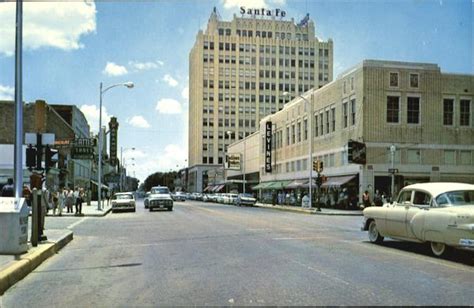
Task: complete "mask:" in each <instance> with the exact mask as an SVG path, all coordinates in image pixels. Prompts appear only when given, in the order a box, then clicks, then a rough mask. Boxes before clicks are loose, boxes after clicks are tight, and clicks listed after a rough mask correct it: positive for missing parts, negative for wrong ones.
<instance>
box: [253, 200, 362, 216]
mask: <svg viewBox="0 0 474 308" xmlns="http://www.w3.org/2000/svg"><path fill="white" fill-rule="evenodd" d="M254 206H256V207H261V208H268V209H274V210H280V211H288V212H297V213H302V214H310V215H332V216H362V211H360V210H338V209H328V208H321V211H320V212H318V211H317V210H316V208H315V207H313V208H311V209H307V208H302V207H300V206H288V205H271V204H266V203H260V202H257V203H256V204H255V205H254Z"/></svg>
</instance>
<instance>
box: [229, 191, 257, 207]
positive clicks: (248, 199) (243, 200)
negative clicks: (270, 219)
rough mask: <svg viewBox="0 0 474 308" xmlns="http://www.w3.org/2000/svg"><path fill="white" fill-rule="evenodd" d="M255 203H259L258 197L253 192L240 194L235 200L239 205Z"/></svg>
mask: <svg viewBox="0 0 474 308" xmlns="http://www.w3.org/2000/svg"><path fill="white" fill-rule="evenodd" d="M255 203H257V199H255V198H254V197H253V196H252V194H239V195H238V196H237V198H235V201H234V204H235V205H237V206H242V205H254V204H255Z"/></svg>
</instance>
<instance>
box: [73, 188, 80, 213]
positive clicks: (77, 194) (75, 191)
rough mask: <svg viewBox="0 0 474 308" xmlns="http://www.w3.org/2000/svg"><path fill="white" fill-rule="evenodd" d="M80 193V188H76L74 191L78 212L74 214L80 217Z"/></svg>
mask: <svg viewBox="0 0 474 308" xmlns="http://www.w3.org/2000/svg"><path fill="white" fill-rule="evenodd" d="M79 195H80V191H79V187H78V186H76V189H74V205H75V207H76V212H75V213H74V215H79V202H80V196H79Z"/></svg>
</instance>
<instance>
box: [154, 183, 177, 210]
mask: <svg viewBox="0 0 474 308" xmlns="http://www.w3.org/2000/svg"><path fill="white" fill-rule="evenodd" d="M148 208H149V209H150V212H151V211H153V210H154V209H165V208H166V209H167V210H168V211H172V210H173V199H172V198H171V194H170V190H169V189H168V187H166V186H155V187H152V188H151V191H150V196H149V197H148Z"/></svg>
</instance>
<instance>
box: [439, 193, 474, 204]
mask: <svg viewBox="0 0 474 308" xmlns="http://www.w3.org/2000/svg"><path fill="white" fill-rule="evenodd" d="M436 203H437V204H438V205H439V206H460V205H473V204H474V190H456V191H448V192H445V193H442V194H441V195H439V196H438V197H436Z"/></svg>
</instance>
